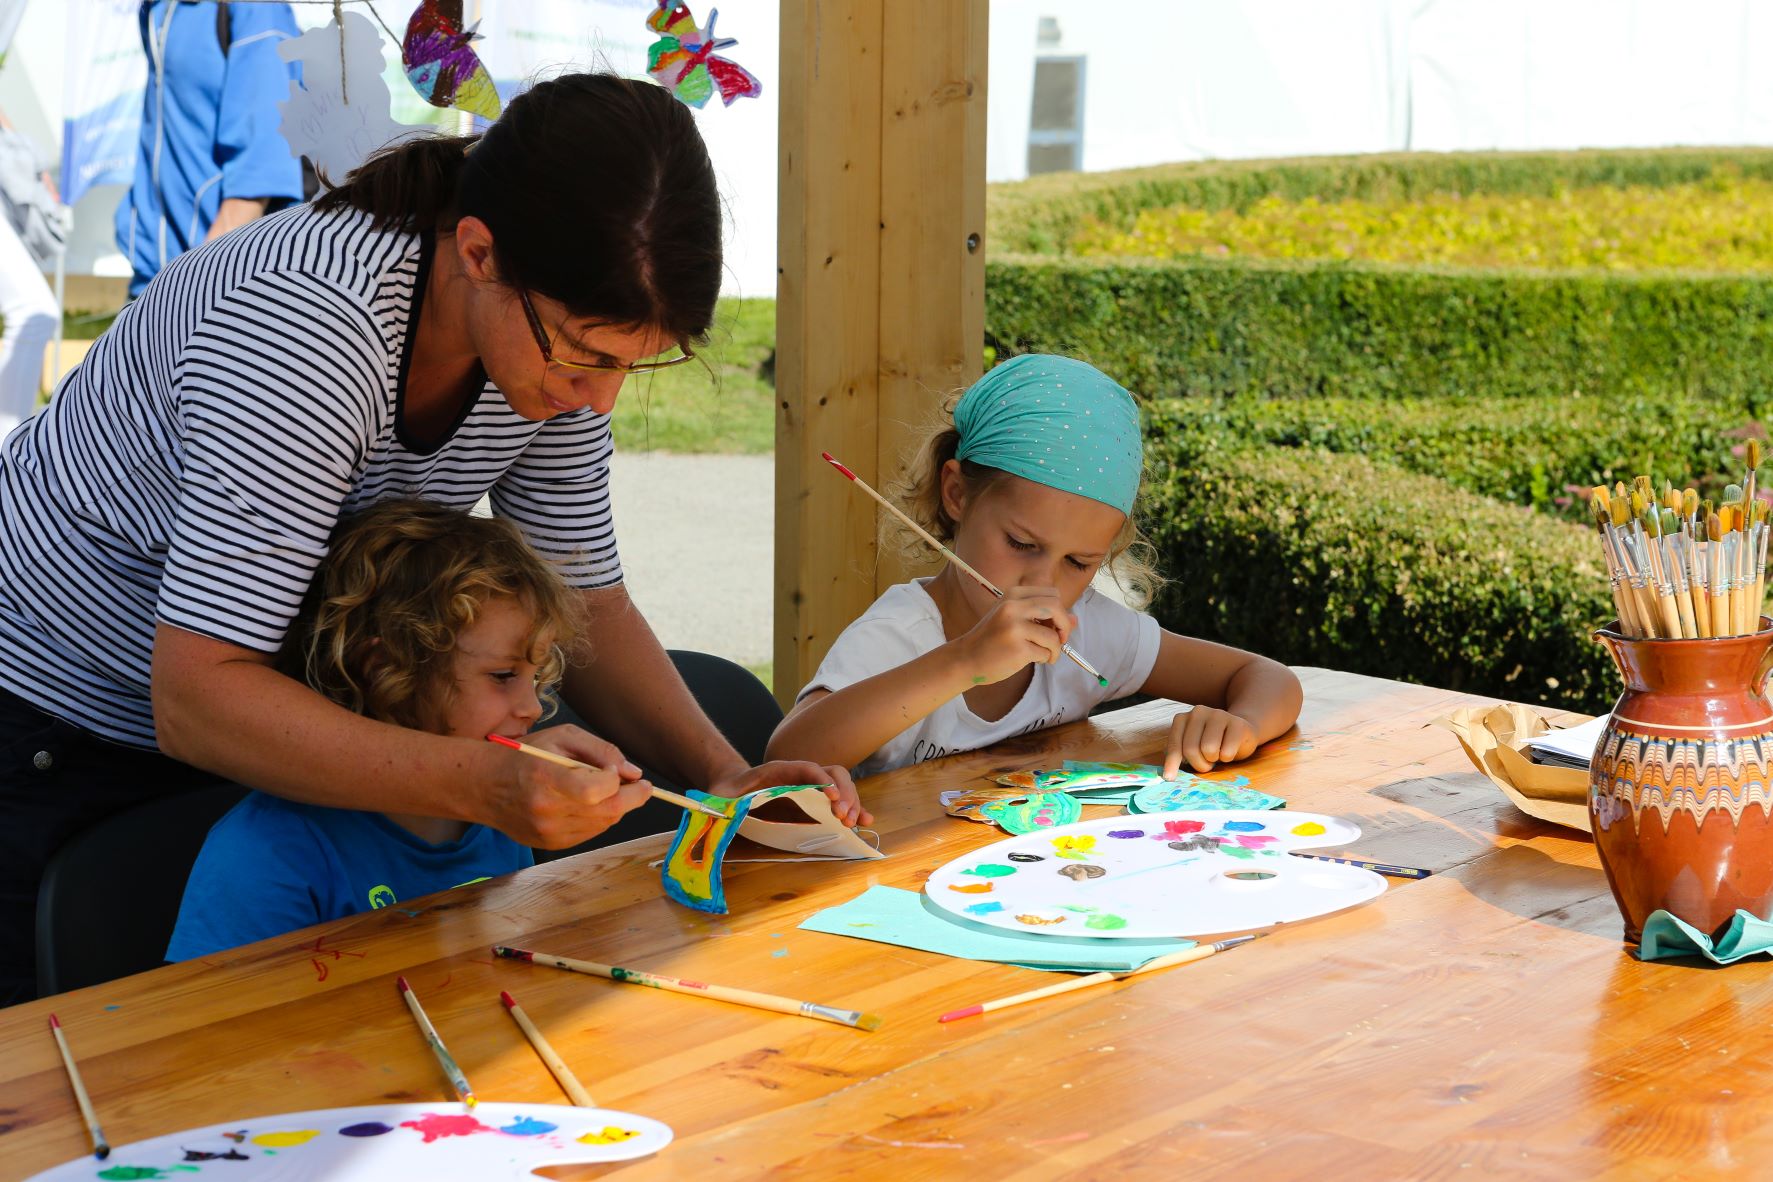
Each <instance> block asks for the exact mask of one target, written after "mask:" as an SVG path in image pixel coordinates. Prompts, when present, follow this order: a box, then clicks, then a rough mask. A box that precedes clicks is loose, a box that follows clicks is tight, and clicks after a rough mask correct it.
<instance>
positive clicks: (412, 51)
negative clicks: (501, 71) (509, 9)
mask: <svg viewBox="0 0 1773 1182" xmlns="http://www.w3.org/2000/svg"><path fill="white" fill-rule="evenodd" d="M477 28H479V24H478V22H476V23H475V24H473V25H470V26H469V27H468V28H466V29H464V28H462V26H461V25H459V24H457V23H456V22H455V21H454V20H451V19H450V18H449V17H447V16H445V15H443V13H442V11H440V10H439V9H438V7H437V0H420V3H419V6H418V7H417V8H415V9H413V14H412V18H411V19H410V20H408V21H407V22H406V36H405V37H404V38H402V39H401V42H400V63H401V65H403V66H405V67H406V78H407V81H409V82H411V83H412V88H413V89H414V90H416V91H418V92H419V94H420V95H421V96H422V97H423V98H424V100H425V101H426V102H428V103H430V104H431V105H432V106H433V107H443V108H445V109H448V108H450V107H459V108H461V109H462V110H464V111H471V112H473V113H474V114H476V115H478V116H480V117H481V118H482V119H497V118H498V117H499V111H500V106H499V92H498V90H497V89H495V88H494V86H493V80H492V75H491V74H489V73H487V69H486V66H485V65H483V64H482V63H481V61H480V55H479V54H477V53H475V52H474V50H473V49H472V48H470V46H471V45H472V43H473V42H475V41H478V40H480V34H479V33H477V32H475V30H476V29H477Z"/></svg>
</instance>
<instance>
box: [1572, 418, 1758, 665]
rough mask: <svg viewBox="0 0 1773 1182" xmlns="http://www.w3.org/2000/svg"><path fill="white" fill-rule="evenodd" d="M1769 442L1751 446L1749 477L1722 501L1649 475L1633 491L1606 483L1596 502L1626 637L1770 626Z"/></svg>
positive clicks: (1736, 632) (1707, 634)
mask: <svg viewBox="0 0 1773 1182" xmlns="http://www.w3.org/2000/svg"><path fill="white" fill-rule="evenodd" d="M1760 466H1761V444H1760V441H1759V440H1752V439H1751V440H1750V441H1749V443H1748V475H1747V478H1746V479H1745V480H1744V481H1743V483H1742V484H1740V485H1737V484H1732V485H1730V486H1729V487H1727V488H1726V489H1725V490H1724V499H1723V503H1722V504H1718V505H1714V504H1713V503H1712V502H1711V501H1709V500H1705V501H1702V500H1700V498H1699V494H1698V493H1697V492H1696V491H1695V490H1693V489H1691V488H1689V489H1685V490H1681V489H1675V488H1672V487H1670V486H1669V485H1667V484H1666V483H1665V484H1664V485H1663V486H1662V490H1661V493H1660V494H1658V493H1657V492H1656V491H1655V489H1654V488H1653V487H1652V486H1651V484H1650V478H1649V477H1648V476H1640V477H1638V478H1637V480H1636V481H1634V482H1633V484H1632V485H1631V486H1630V487H1629V488H1628V487H1627V486H1626V485H1625V483H1624V482H1620V483H1619V484H1616V485H1614V486H1613V488H1611V489H1608V488H1607V487H1606V486H1605V485H1597V486H1596V487H1595V489H1594V493H1593V496H1591V497H1590V499H1589V505H1590V507H1591V509H1592V510H1593V512H1594V518H1595V525H1596V527H1597V528H1598V529H1599V530H1600V535H1601V547H1602V549H1603V550H1604V551H1605V553H1606V556H1607V573H1608V576H1609V578H1610V579H1611V581H1612V585H1613V603H1614V606H1615V607H1617V608H1618V610H1619V624H1620V627H1621V628H1623V629H1624V631H1625V634H1626V635H1627V636H1630V637H1634V638H1637V639H1644V638H1650V639H1660V640H1705V639H1711V638H1713V637H1722V636H1744V635H1747V634H1749V633H1751V632H1756V631H1759V630H1760V626H1761V604H1762V602H1763V599H1764V597H1765V595H1766V587H1767V525H1768V513H1769V510H1768V506H1767V505H1766V504H1765V503H1764V502H1763V501H1761V500H1760V499H1759V498H1758V497H1757V496H1756V495H1755V494H1756V489H1755V482H1756V469H1758V468H1759V467H1760Z"/></svg>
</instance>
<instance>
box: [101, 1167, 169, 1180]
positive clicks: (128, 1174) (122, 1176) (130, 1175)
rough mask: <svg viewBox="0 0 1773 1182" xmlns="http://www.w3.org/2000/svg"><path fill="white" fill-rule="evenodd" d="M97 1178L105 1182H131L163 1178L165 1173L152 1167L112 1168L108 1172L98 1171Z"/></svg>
mask: <svg viewBox="0 0 1773 1182" xmlns="http://www.w3.org/2000/svg"><path fill="white" fill-rule="evenodd" d="M98 1176H99V1177H101V1178H103V1179H104V1180H105V1182H131V1180H133V1179H138V1178H164V1177H166V1171H165V1170H158V1169H155V1168H154V1167H153V1166H112V1167H111V1168H110V1169H108V1170H100V1171H99V1173H98Z"/></svg>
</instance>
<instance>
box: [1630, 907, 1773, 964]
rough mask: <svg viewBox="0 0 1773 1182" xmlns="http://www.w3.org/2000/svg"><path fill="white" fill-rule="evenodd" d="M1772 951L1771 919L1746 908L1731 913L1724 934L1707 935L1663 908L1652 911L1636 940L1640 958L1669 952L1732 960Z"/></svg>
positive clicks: (1654, 957)
mask: <svg viewBox="0 0 1773 1182" xmlns="http://www.w3.org/2000/svg"><path fill="white" fill-rule="evenodd" d="M1763 952H1769V953H1773V923H1768V922H1767V921H1766V920H1764V919H1759V918H1757V917H1755V916H1754V915H1751V914H1750V913H1749V912H1747V911H1738V912H1737V913H1736V914H1735V915H1733V916H1731V917H1730V922H1729V923H1728V924H1727V925H1726V926H1725V927H1724V934H1723V935H1721V936H1719V937H1718V938H1717V939H1716V940H1713V939H1712V938H1711V937H1710V936H1708V935H1706V934H1705V933H1704V932H1702V931H1700V930H1699V929H1698V928H1696V927H1694V926H1693V925H1692V924H1690V923H1688V922H1686V921H1685V920H1682V919H1677V918H1675V917H1674V916H1672V915H1670V914H1669V913H1668V912H1666V911H1652V912H1651V913H1650V918H1649V919H1647V920H1645V921H1644V935H1643V938H1642V939H1641V940H1640V941H1639V943H1638V959H1639V960H1667V959H1668V958H1669V957H1671V956H1703V957H1705V959H1707V960H1709V961H1712V962H1713V963H1716V964H1735V963H1736V962H1737V961H1739V960H1741V959H1742V958H1743V957H1745V956H1757V955H1759V954H1760V953H1763Z"/></svg>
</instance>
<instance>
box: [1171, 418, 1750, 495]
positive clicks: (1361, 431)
mask: <svg viewBox="0 0 1773 1182" xmlns="http://www.w3.org/2000/svg"><path fill="white" fill-rule="evenodd" d="M1165 414H1166V415H1167V416H1169V421H1170V422H1172V423H1174V422H1183V423H1185V424H1186V426H1187V429H1188V430H1190V431H1196V432H1199V431H1207V432H1212V433H1215V434H1217V435H1218V436H1220V437H1221V438H1223V439H1226V440H1227V441H1233V440H1241V441H1243V442H1245V443H1246V444H1249V445H1252V446H1256V445H1262V444H1268V445H1279V446H1282V447H1318V448H1324V449H1326V450H1329V451H1333V452H1344V453H1358V454H1361V455H1364V456H1366V457H1367V458H1368V459H1371V460H1373V461H1375V462H1377V463H1381V464H1391V465H1395V466H1397V467H1400V468H1406V469H1408V470H1410V471H1412V472H1417V473H1421V474H1423V475H1428V476H1438V477H1441V478H1442V479H1444V480H1446V481H1447V482H1448V483H1449V484H1451V485H1453V486H1454V487H1456V488H1459V489H1462V490H1464V491H1467V492H1473V493H1479V494H1481V495H1483V496H1487V497H1491V498H1494V499H1496V500H1500V501H1506V502H1509V503H1512V504H1517V505H1528V506H1531V507H1533V508H1536V509H1540V510H1542V511H1545V512H1550V513H1554V514H1555V513H1562V514H1564V515H1566V516H1569V517H1571V518H1572V519H1574V520H1577V521H1586V520H1587V517H1588V513H1587V507H1586V505H1585V504H1584V503H1583V501H1582V500H1581V497H1580V495H1576V496H1572V495H1571V494H1572V490H1571V486H1576V487H1578V488H1580V489H1587V488H1588V487H1590V486H1592V485H1595V484H1612V483H1614V482H1615V481H1619V480H1623V481H1626V482H1628V483H1629V482H1630V481H1631V480H1632V478H1633V477H1635V476H1637V475H1638V474H1639V473H1647V474H1650V475H1651V476H1652V477H1653V478H1654V480H1655V481H1656V483H1657V485H1658V486H1660V484H1661V482H1662V481H1663V480H1665V479H1666V480H1670V481H1673V482H1674V483H1675V484H1676V485H1679V486H1683V487H1685V486H1687V485H1693V486H1696V487H1697V488H1698V489H1699V491H1700V494H1701V495H1702V496H1706V497H1711V498H1712V499H1714V500H1721V499H1722V496H1723V487H1724V485H1726V484H1729V483H1732V482H1736V483H1740V482H1741V480H1742V474H1743V468H1742V460H1741V458H1740V457H1738V456H1736V455H1734V454H1733V452H1732V448H1733V446H1740V444H1739V443H1738V441H1737V440H1738V437H1739V436H1740V435H1741V434H1742V432H1743V430H1745V429H1746V428H1747V422H1746V419H1744V418H1742V417H1738V418H1735V419H1732V418H1730V417H1728V416H1727V415H1726V414H1725V413H1724V412H1723V411H1722V410H1720V408H1719V407H1718V406H1716V405H1715V404H1713V403H1710V402H1705V401H1701V400H1699V399H1690V398H1678V397H1677V398H1647V397H1634V398H1603V397H1600V396H1598V395H1592V394H1585V395H1581V396H1577V397H1570V398H1554V397H1522V398H1488V399H1483V398H1475V399H1474V398H1458V399H1451V398H1449V399H1422V398H1412V399H1404V400H1401V401H1395V402H1377V401H1374V400H1373V399H1370V398H1314V399H1268V398H1254V397H1245V398H1233V399H1216V398H1193V399H1186V400H1178V401H1176V402H1174V403H1172V404H1171V405H1169V406H1168V407H1167V408H1166V410H1165ZM1730 428H1735V429H1736V430H1729V429H1730ZM1561 502H1568V503H1561Z"/></svg>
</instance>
